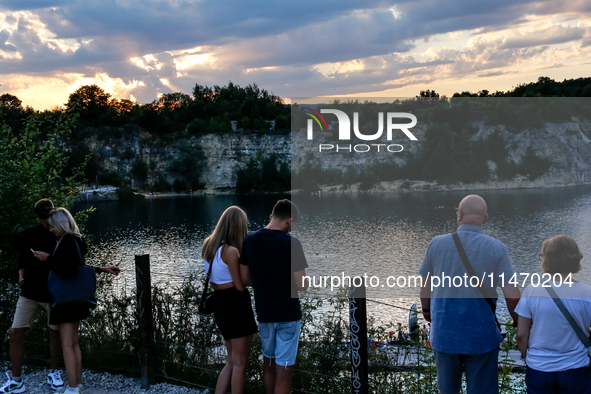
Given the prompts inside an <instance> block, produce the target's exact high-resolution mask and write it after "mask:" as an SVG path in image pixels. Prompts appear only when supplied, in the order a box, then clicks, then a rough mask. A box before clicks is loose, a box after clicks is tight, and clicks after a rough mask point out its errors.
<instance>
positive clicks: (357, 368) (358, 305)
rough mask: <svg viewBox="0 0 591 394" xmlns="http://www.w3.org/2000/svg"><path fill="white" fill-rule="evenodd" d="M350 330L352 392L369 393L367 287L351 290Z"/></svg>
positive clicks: (356, 393)
mask: <svg viewBox="0 0 591 394" xmlns="http://www.w3.org/2000/svg"><path fill="white" fill-rule="evenodd" d="M349 330H350V331H351V393H352V394H368V393H369V378H368V373H367V305H366V300H365V287H364V286H361V287H351V289H350V290H349Z"/></svg>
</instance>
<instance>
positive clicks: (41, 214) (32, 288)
mask: <svg viewBox="0 0 591 394" xmlns="http://www.w3.org/2000/svg"><path fill="white" fill-rule="evenodd" d="M53 208H54V207H53V203H52V202H51V200H48V199H45V198H44V199H42V200H39V201H37V203H36V204H35V214H36V215H37V221H38V222H39V223H38V224H36V225H34V226H31V227H29V228H27V229H26V230H25V232H24V235H23V239H22V243H21V249H20V259H19V270H18V285H19V286H20V288H21V295H20V297H19V299H18V302H17V304H16V311H15V313H14V320H13V322H12V328H11V329H10V331H9V333H10V360H11V362H12V376H8V373H7V374H6V375H7V377H8V381H7V382H6V383H5V384H4V385H3V386H2V387H0V393H24V392H25V391H26V388H25V383H24V382H23V379H22V377H21V373H22V368H23V358H24V354H25V343H24V337H25V332H26V331H27V330H28V329H29V328H31V326H32V324H33V322H34V321H35V319H36V318H37V316H38V315H39V313H40V312H41V309H45V311H46V312H47V322H48V326H49V349H50V350H49V360H50V361H49V368H50V372H49V374H48V376H47V383H49V384H50V385H51V387H52V388H53V389H57V388H58V387H62V386H63V385H64V381H63V380H62V377H61V374H62V371H58V370H57V368H58V365H59V350H60V334H59V326H54V325H50V324H49V301H50V295H49V290H48V289H47V277H48V276H49V270H48V269H47V264H39V261H38V260H37V259H35V257H34V256H33V252H34V251H43V252H46V253H53V250H54V248H55V242H56V238H55V236H54V235H53V234H52V233H51V232H50V231H49V224H48V223H47V219H48V218H49V215H50V214H51V212H52V211H53Z"/></svg>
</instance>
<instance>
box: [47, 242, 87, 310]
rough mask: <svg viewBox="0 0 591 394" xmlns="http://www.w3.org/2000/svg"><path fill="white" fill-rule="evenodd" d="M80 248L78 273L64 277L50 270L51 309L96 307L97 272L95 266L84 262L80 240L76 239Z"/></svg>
mask: <svg viewBox="0 0 591 394" xmlns="http://www.w3.org/2000/svg"><path fill="white" fill-rule="evenodd" d="M74 243H75V244H76V249H78V258H79V261H80V264H79V265H78V267H77V272H76V275H74V276H72V277H68V278H64V277H62V276H60V275H58V274H56V273H55V272H52V271H51V272H49V277H48V278H47V287H48V288H49V293H50V294H51V298H52V300H51V303H50V306H51V309H62V308H63V309H70V308H90V309H94V308H95V307H96V296H95V293H96V273H95V270H94V267H91V266H88V265H86V264H85V263H84V257H82V253H81V252H80V247H79V246H78V242H76V240H74Z"/></svg>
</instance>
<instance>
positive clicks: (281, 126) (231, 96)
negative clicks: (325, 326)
mask: <svg viewBox="0 0 591 394" xmlns="http://www.w3.org/2000/svg"><path fill="white" fill-rule="evenodd" d="M0 107H1V111H2V112H1V114H2V117H3V120H5V121H7V122H10V123H12V125H13V126H16V127H18V126H19V125H18V123H19V121H20V119H21V118H22V115H23V113H32V112H35V111H34V110H33V109H32V108H30V107H27V108H23V107H22V103H21V100H20V99H18V97H16V96H14V95H11V94H8V93H7V94H4V95H2V96H0ZM71 109H75V110H76V111H77V112H78V113H79V114H80V117H79V119H78V127H77V129H78V130H80V129H82V128H84V127H92V128H95V129H98V128H118V127H121V126H124V125H129V124H133V125H137V126H140V127H142V128H144V129H145V130H147V131H149V132H151V133H153V134H155V135H159V136H162V137H164V138H166V137H168V139H172V138H174V137H175V135H176V134H178V133H184V132H187V133H188V134H190V135H195V136H199V135H203V134H209V133H227V132H229V131H231V130H232V126H231V123H230V122H231V121H237V129H238V130H240V131H244V132H258V133H273V132H279V133H288V132H289V126H290V123H289V108H288V107H286V106H285V105H284V104H283V102H282V100H281V98H280V97H278V96H276V95H274V94H272V93H269V92H268V91H267V90H265V89H261V88H259V87H258V86H257V85H256V84H251V85H247V86H245V87H241V86H238V85H236V84H234V83H232V82H229V83H228V84H227V85H225V86H217V85H214V86H213V87H208V86H202V85H199V84H196V85H195V87H194V88H193V94H192V95H188V94H185V93H182V92H174V93H164V94H161V95H160V96H159V97H158V99H157V100H154V101H153V102H151V103H147V104H139V103H136V102H135V101H132V100H129V99H118V98H114V97H113V96H112V95H111V94H110V93H108V92H106V91H105V90H104V89H102V88H101V87H99V86H97V85H85V86H82V87H80V88H78V89H77V90H76V91H74V92H73V93H71V94H70V96H69V98H68V102H67V103H65V104H64V108H59V109H54V110H49V111H44V112H42V113H41V114H42V115H48V114H49V113H53V112H62V111H64V110H71ZM271 121H274V127H273V125H272V123H271ZM73 138H76V131H74V134H73Z"/></svg>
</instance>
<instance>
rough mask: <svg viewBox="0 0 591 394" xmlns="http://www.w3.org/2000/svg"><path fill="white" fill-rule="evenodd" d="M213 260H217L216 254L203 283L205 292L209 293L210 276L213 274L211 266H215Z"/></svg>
mask: <svg viewBox="0 0 591 394" xmlns="http://www.w3.org/2000/svg"><path fill="white" fill-rule="evenodd" d="M213 260H215V256H214V257H213V259H212V261H211V262H210V263H209V270H208V272H207V275H206V276H205V283H204V284H203V294H205V293H207V288H208V286H209V277H210V276H211V268H212V267H213Z"/></svg>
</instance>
